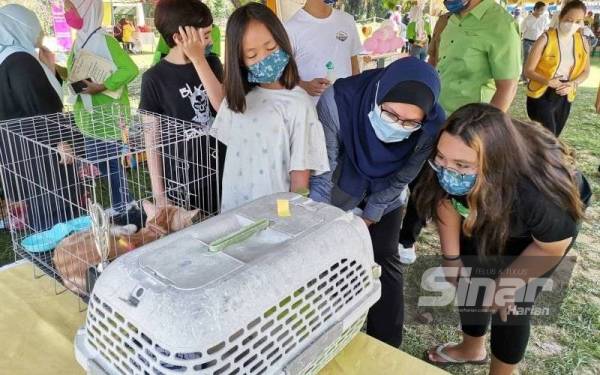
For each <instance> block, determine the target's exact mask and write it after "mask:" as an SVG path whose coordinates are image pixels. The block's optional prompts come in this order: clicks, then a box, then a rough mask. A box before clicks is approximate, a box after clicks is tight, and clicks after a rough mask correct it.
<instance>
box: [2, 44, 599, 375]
mask: <svg viewBox="0 0 600 375" xmlns="http://www.w3.org/2000/svg"><path fill="white" fill-rule="evenodd" d="M134 60H135V61H136V63H137V64H138V65H139V66H140V70H141V71H144V70H145V69H146V68H147V67H148V66H149V63H150V60H151V55H138V56H134ZM140 82H141V79H140V77H138V79H136V81H134V82H133V83H132V84H131V88H130V92H131V97H132V105H133V106H137V102H138V98H137V95H139V85H140ZM599 82H600V59H598V58H596V59H594V63H593V69H592V75H591V77H590V78H589V79H588V81H587V82H586V83H585V84H584V85H582V86H581V87H580V89H579V94H578V97H577V99H576V101H575V103H574V105H573V108H572V111H571V116H570V119H569V122H568V123H567V125H566V130H565V131H564V133H563V136H562V138H563V140H564V141H565V142H566V143H567V144H569V145H570V146H571V147H572V148H574V149H575V150H576V151H577V161H578V165H579V168H580V169H581V170H582V171H583V172H584V173H585V175H586V176H587V177H588V179H589V181H590V183H591V184H592V187H593V189H594V193H595V197H596V198H597V197H600V175H599V174H598V172H597V168H598V165H599V164H600V137H599V134H600V132H599V129H600V115H598V114H596V113H595V111H594V108H593V105H594V103H595V98H596V90H597V88H598V84H599ZM512 114H513V115H514V116H515V117H517V118H520V119H527V114H526V110H525V93H524V90H523V87H520V89H519V93H518V94H517V98H516V99H515V102H514V104H513V106H512ZM597 199H598V198H597ZM597 199H596V200H595V201H594V202H593V204H592V207H590V209H589V210H588V212H587V214H588V220H587V221H586V222H585V223H584V224H583V228H582V231H581V233H580V235H579V238H578V242H577V244H576V245H575V247H574V249H573V250H572V251H571V255H576V258H577V261H576V264H575V268H574V272H573V277H572V278H571V280H570V284H569V287H568V291H567V294H566V298H565V299H564V301H563V304H562V307H561V313H560V316H559V317H558V319H557V322H556V324H554V325H537V326H533V328H532V332H531V337H530V341H529V348H528V351H527V354H526V357H525V359H524V360H523V362H522V363H521V365H520V373H521V374H597V373H598V371H599V369H600V289H599V288H598V287H597V283H598V280H600V253H599V252H598V243H600V220H599V219H600V202H599V201H598V200H597ZM10 241H11V240H10V235H9V234H8V233H7V232H0V266H1V265H3V264H6V263H10V262H12V261H13V260H14V256H13V254H12V249H11V244H10ZM418 254H419V256H420V257H419V258H418V259H417V263H415V264H414V265H411V266H409V267H406V268H405V280H406V290H405V293H406V296H407V301H408V300H410V298H411V297H415V296H416V295H417V294H418V293H419V289H418V287H414V285H418V283H417V281H418V280H420V276H421V272H422V271H423V270H424V269H425V268H427V267H431V266H436V265H438V264H439V263H438V264H436V262H438V260H437V258H434V257H426V256H424V255H431V256H435V255H438V254H439V241H438V240H437V236H436V235H435V234H434V233H433V231H432V229H431V227H429V228H428V229H426V230H425V231H424V233H423V234H422V235H421V238H420V239H419V242H418ZM406 310H407V311H406V326H405V335H404V337H405V339H404V343H403V345H402V348H401V349H403V350H404V351H406V352H408V353H410V354H412V355H414V356H416V357H421V356H422V354H423V352H424V351H425V350H426V349H427V348H429V347H431V346H433V345H436V344H439V343H444V342H448V341H457V340H459V332H458V330H457V325H458V316H457V314H456V313H455V312H454V311H451V310H450V311H449V312H448V314H449V315H448V316H450V319H454V321H453V323H452V324H441V323H440V322H435V321H434V322H433V323H431V324H421V323H418V322H417V316H418V314H419V313H420V311H418V310H417V308H415V307H414V306H409V305H408V304H407V307H406ZM452 317H454V318H452ZM446 321H447V319H446ZM448 371H449V372H451V373H453V374H485V373H487V367H474V366H451V367H449V368H448Z"/></svg>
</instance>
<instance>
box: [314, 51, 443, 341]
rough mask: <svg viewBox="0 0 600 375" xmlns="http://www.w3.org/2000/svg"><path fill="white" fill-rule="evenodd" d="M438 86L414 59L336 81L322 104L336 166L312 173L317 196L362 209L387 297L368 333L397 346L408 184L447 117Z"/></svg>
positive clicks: (372, 317) (375, 310)
mask: <svg viewBox="0 0 600 375" xmlns="http://www.w3.org/2000/svg"><path fill="white" fill-rule="evenodd" d="M439 92H440V81H439V78H438V75H437V73H436V71H435V70H434V69H433V68H432V67H431V66H430V65H428V64H427V63H425V62H422V61H420V60H418V59H416V58H413V57H407V58H403V59H400V60H398V61H396V62H394V63H392V64H391V65H390V66H388V67H387V68H385V69H375V70H369V71H366V72H364V73H362V74H360V75H357V76H353V77H349V78H346V79H340V80H338V81H336V83H335V84H334V85H333V86H332V87H330V88H329V89H328V90H327V91H325V93H324V94H323V95H322V97H321V99H320V101H319V103H318V105H317V112H318V115H319V120H320V121H321V123H322V124H323V129H324V131H325V138H326V143H327V153H328V157H329V164H330V167H331V168H330V169H331V171H332V172H329V173H326V174H323V175H320V176H313V177H312V178H311V198H312V199H314V200H316V201H320V202H326V203H330V204H333V205H334V206H337V207H340V208H341V209H344V210H355V211H356V209H357V208H358V209H360V210H362V213H361V216H362V218H363V220H364V221H365V223H366V224H367V225H368V226H369V231H370V233H371V239H372V242H373V251H374V255H375V261H376V262H377V263H378V264H379V265H381V267H382V276H381V284H382V287H381V288H382V289H381V299H380V300H379V301H378V302H377V303H376V304H375V305H374V306H373V307H372V308H371V310H370V311H369V316H368V318H367V333H368V334H369V335H371V336H373V337H375V338H377V339H379V340H381V341H383V342H386V343H388V344H390V345H392V346H395V347H398V346H400V344H401V343H402V325H403V321H404V297H403V277H402V269H401V263H400V257H399V255H398V237H399V229H400V226H401V223H402V215H403V209H404V206H405V205H406V202H407V199H408V189H407V186H408V184H409V183H410V182H411V181H412V180H413V179H414V178H415V177H416V176H417V174H418V173H419V171H420V170H421V168H422V167H423V164H424V163H425V161H426V160H427V158H428V156H429V155H430V154H431V150H432V149H433V147H434V145H435V142H436V140H437V137H438V135H439V133H440V130H441V127H442V124H443V123H444V120H445V116H444V111H443V110H442V109H441V107H440V106H439V104H438V97H439Z"/></svg>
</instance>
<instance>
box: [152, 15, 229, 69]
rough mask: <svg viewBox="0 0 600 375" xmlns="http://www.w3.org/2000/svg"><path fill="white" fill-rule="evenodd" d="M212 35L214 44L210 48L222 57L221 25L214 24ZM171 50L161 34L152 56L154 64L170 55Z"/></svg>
mask: <svg viewBox="0 0 600 375" xmlns="http://www.w3.org/2000/svg"><path fill="white" fill-rule="evenodd" d="M210 37H211V39H212V41H213V45H212V48H211V49H210V52H212V53H214V54H215V55H217V56H219V57H221V29H220V28H219V26H217V25H214V24H213V27H212V31H211V33H210ZM170 50H171V49H170V48H169V46H168V45H167V43H166V42H165V40H164V39H163V37H162V35H161V37H160V38H159V39H158V45H157V46H156V52H154V56H153V57H152V65H156V63H157V62H159V61H160V59H162V58H163V57H165V56H166V55H168V54H169V51H170Z"/></svg>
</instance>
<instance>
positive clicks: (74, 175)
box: [0, 105, 225, 299]
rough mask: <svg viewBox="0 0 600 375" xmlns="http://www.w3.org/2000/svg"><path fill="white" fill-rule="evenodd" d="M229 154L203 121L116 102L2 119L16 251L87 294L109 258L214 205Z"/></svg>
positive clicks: (0, 171) (2, 172)
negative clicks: (160, 113) (224, 163)
mask: <svg viewBox="0 0 600 375" xmlns="http://www.w3.org/2000/svg"><path fill="white" fill-rule="evenodd" d="M224 154H225V152H224V146H223V145H222V144H220V143H219V142H218V141H217V137H216V134H212V135H211V134H209V128H208V127H207V126H200V125H198V124H195V123H191V122H186V121H182V120H178V119H175V118H171V117H167V116H162V115H158V114H155V113H151V112H146V111H142V110H132V109H130V108H129V107H124V106H120V105H110V106H100V107H94V108H93V109H92V110H91V111H79V112H77V111H73V112H65V113H56V114H50V115H43V116H36V117H30V118H24V119H16V120H9V121H4V122H0V177H1V179H2V186H3V192H4V199H5V206H6V212H7V214H8V228H9V229H10V233H11V237H12V243H13V250H14V252H15V259H19V258H27V259H29V260H30V261H32V262H33V263H34V264H35V265H36V266H37V267H38V268H39V269H41V270H42V271H43V272H44V273H45V274H47V275H49V276H51V277H53V278H55V279H56V280H57V281H58V282H60V283H62V284H63V285H64V286H65V287H67V288H68V289H70V290H71V291H73V292H74V293H76V294H77V295H79V296H81V297H82V298H84V299H86V298H87V297H88V296H89V293H90V291H91V288H92V287H93V282H94V280H95V277H96V276H97V274H98V272H100V271H101V270H102V268H103V265H105V264H106V263H107V262H109V261H111V260H112V259H114V258H116V257H118V256H119V255H122V254H123V253H125V252H128V251H131V250H133V249H134V248H136V247H139V246H141V245H143V244H145V243H148V242H151V241H153V240H155V239H158V238H160V237H162V236H164V235H166V234H169V233H171V232H174V231H177V230H179V229H183V228H185V227H186V226H189V225H191V224H192V223H195V222H199V221H201V220H204V219H206V218H208V217H211V216H214V215H216V214H217V213H218V210H219V207H220V202H219V200H220V177H219V176H220V175H221V173H220V172H221V168H222V165H223V160H224ZM57 290H58V288H57Z"/></svg>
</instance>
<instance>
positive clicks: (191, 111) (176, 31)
mask: <svg viewBox="0 0 600 375" xmlns="http://www.w3.org/2000/svg"><path fill="white" fill-rule="evenodd" d="M154 20H155V25H156V28H157V29H158V31H159V32H160V34H161V35H162V37H163V39H164V40H165V41H166V43H167V44H168V46H169V47H170V48H171V50H170V52H169V54H168V55H167V56H165V57H164V58H163V59H162V60H161V61H160V62H159V63H158V64H156V65H155V66H154V67H152V68H150V69H149V70H148V71H146V72H145V73H144V75H143V76H142V92H141V98H140V109H141V110H145V111H149V112H154V113H157V114H160V115H165V116H169V117H173V118H176V119H180V120H184V121H188V122H192V123H194V124H197V125H198V127H201V128H203V129H207V128H208V126H210V125H211V123H212V121H213V119H214V116H215V114H216V111H217V110H218V109H219V106H220V104H221V102H222V101H223V96H224V93H223V88H222V85H221V81H222V79H223V65H222V64H221V61H220V60H219V58H218V57H217V56H216V55H215V54H212V53H210V49H211V45H212V40H211V30H212V23H213V19H212V15H211V13H210V10H209V9H208V7H207V6H206V5H205V4H203V3H202V2H201V1H200V0H161V1H160V2H159V3H158V5H157V6H156V12H155V19H154ZM217 42H218V41H217ZM148 117H150V118H151V116H148ZM150 121H151V120H150ZM156 125H159V126H153V127H152V129H153V131H149V130H148V129H146V134H145V138H146V147H147V149H148V150H149V152H148V167H149V170H150V175H151V182H152V190H153V194H154V197H155V200H156V201H157V203H158V204H159V205H161V204H167V200H168V201H170V202H171V203H173V204H177V205H179V206H183V207H185V208H188V209H191V208H199V209H201V210H203V211H204V212H205V213H206V214H213V213H215V212H216V210H218V208H219V204H218V197H219V185H220V181H218V179H217V178H216V176H215V177H213V178H210V179H208V178H205V176H207V175H208V174H209V173H210V170H219V171H220V170H222V166H223V161H224V160H225V146H224V145H223V144H221V143H219V142H217V141H216V140H215V139H209V138H207V137H205V136H202V137H192V138H191V139H188V140H184V139H185V138H184V136H183V135H182V134H175V133H177V132H181V128H180V127H179V128H178V129H175V128H174V124H172V123H168V121H162V123H160V124H156ZM174 137H176V138H177V140H178V141H177V142H175V143H172V142H165V140H166V139H169V140H173V139H174ZM156 143H159V144H160V143H163V144H164V143H169V144H168V145H164V146H163V147H162V148H161V149H157V150H155V149H154V147H153V144H156ZM215 148H218V149H219V150H218V151H219V152H218V157H217V155H215V153H214V152H213V153H211V152H210V151H211V149H213V150H214V149H215ZM157 151H158V152H157ZM219 175H220V173H219ZM163 178H164V181H163Z"/></svg>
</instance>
